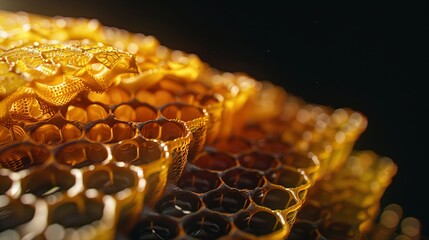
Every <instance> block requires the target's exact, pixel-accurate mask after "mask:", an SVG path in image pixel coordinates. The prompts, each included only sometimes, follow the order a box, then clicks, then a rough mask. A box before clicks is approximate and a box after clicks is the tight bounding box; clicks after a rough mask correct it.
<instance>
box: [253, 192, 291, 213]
mask: <svg viewBox="0 0 429 240" xmlns="http://www.w3.org/2000/svg"><path fill="white" fill-rule="evenodd" d="M252 199H253V201H255V203H256V204H258V205H260V206H264V207H268V208H270V209H271V210H285V209H287V208H289V207H291V206H293V205H295V204H296V203H297V200H296V199H295V198H294V196H293V194H292V193H291V192H290V191H287V190H285V189H280V188H269V189H265V188H264V189H259V190H257V191H255V192H254V193H253V195H252Z"/></svg>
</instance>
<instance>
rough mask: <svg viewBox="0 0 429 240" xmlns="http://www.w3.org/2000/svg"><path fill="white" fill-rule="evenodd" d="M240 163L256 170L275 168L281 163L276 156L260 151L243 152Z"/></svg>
mask: <svg viewBox="0 0 429 240" xmlns="http://www.w3.org/2000/svg"><path fill="white" fill-rule="evenodd" d="M238 160H239V162H240V165H241V166H243V167H245V168H250V169H256V170H262V171H265V170H269V169H274V168H276V167H277V166H278V165H279V162H278V160H277V159H276V158H274V157H272V156H270V155H268V154H264V153H259V152H251V153H246V154H243V155H242V156H240V157H239V158H238Z"/></svg>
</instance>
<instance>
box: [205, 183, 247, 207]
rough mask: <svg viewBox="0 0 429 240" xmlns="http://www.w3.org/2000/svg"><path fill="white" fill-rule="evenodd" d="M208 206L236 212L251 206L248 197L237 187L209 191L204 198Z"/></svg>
mask: <svg viewBox="0 0 429 240" xmlns="http://www.w3.org/2000/svg"><path fill="white" fill-rule="evenodd" d="M203 201H204V203H205V204H206V207H207V208H209V209H211V210H213V211H216V212H221V213H235V212H238V211H239V210H241V209H246V208H247V207H248V206H249V203H250V201H249V199H248V197H247V196H246V195H245V194H244V193H242V192H240V191H237V190H235V189H229V188H226V187H224V188H220V189H217V190H215V191H212V192H209V193H208V194H207V195H205V196H204V198H203Z"/></svg>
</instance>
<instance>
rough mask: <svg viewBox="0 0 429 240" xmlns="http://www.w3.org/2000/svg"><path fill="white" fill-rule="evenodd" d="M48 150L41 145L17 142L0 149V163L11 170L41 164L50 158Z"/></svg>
mask: <svg viewBox="0 0 429 240" xmlns="http://www.w3.org/2000/svg"><path fill="white" fill-rule="evenodd" d="M50 156H51V154H50V152H49V150H48V149H47V148H46V147H44V146H42V145H34V144H32V143H29V142H19V143H14V144H12V145H9V146H8V147H7V148H4V149H2V150H0V165H1V167H3V168H8V169H10V170H12V171H19V170H23V169H28V168H30V167H33V166H37V165H41V164H43V163H45V162H47V161H48V160H49V159H50Z"/></svg>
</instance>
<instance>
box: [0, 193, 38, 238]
mask: <svg viewBox="0 0 429 240" xmlns="http://www.w3.org/2000/svg"><path fill="white" fill-rule="evenodd" d="M35 212H36V209H35V208H34V207H33V206H31V205H27V204H23V203H22V202H21V201H20V200H18V199H9V198H8V197H7V196H5V195H0V232H3V231H5V230H8V229H15V228H16V227H18V226H20V225H22V224H25V223H28V222H30V221H31V220H32V219H33V217H34V214H35Z"/></svg>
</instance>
